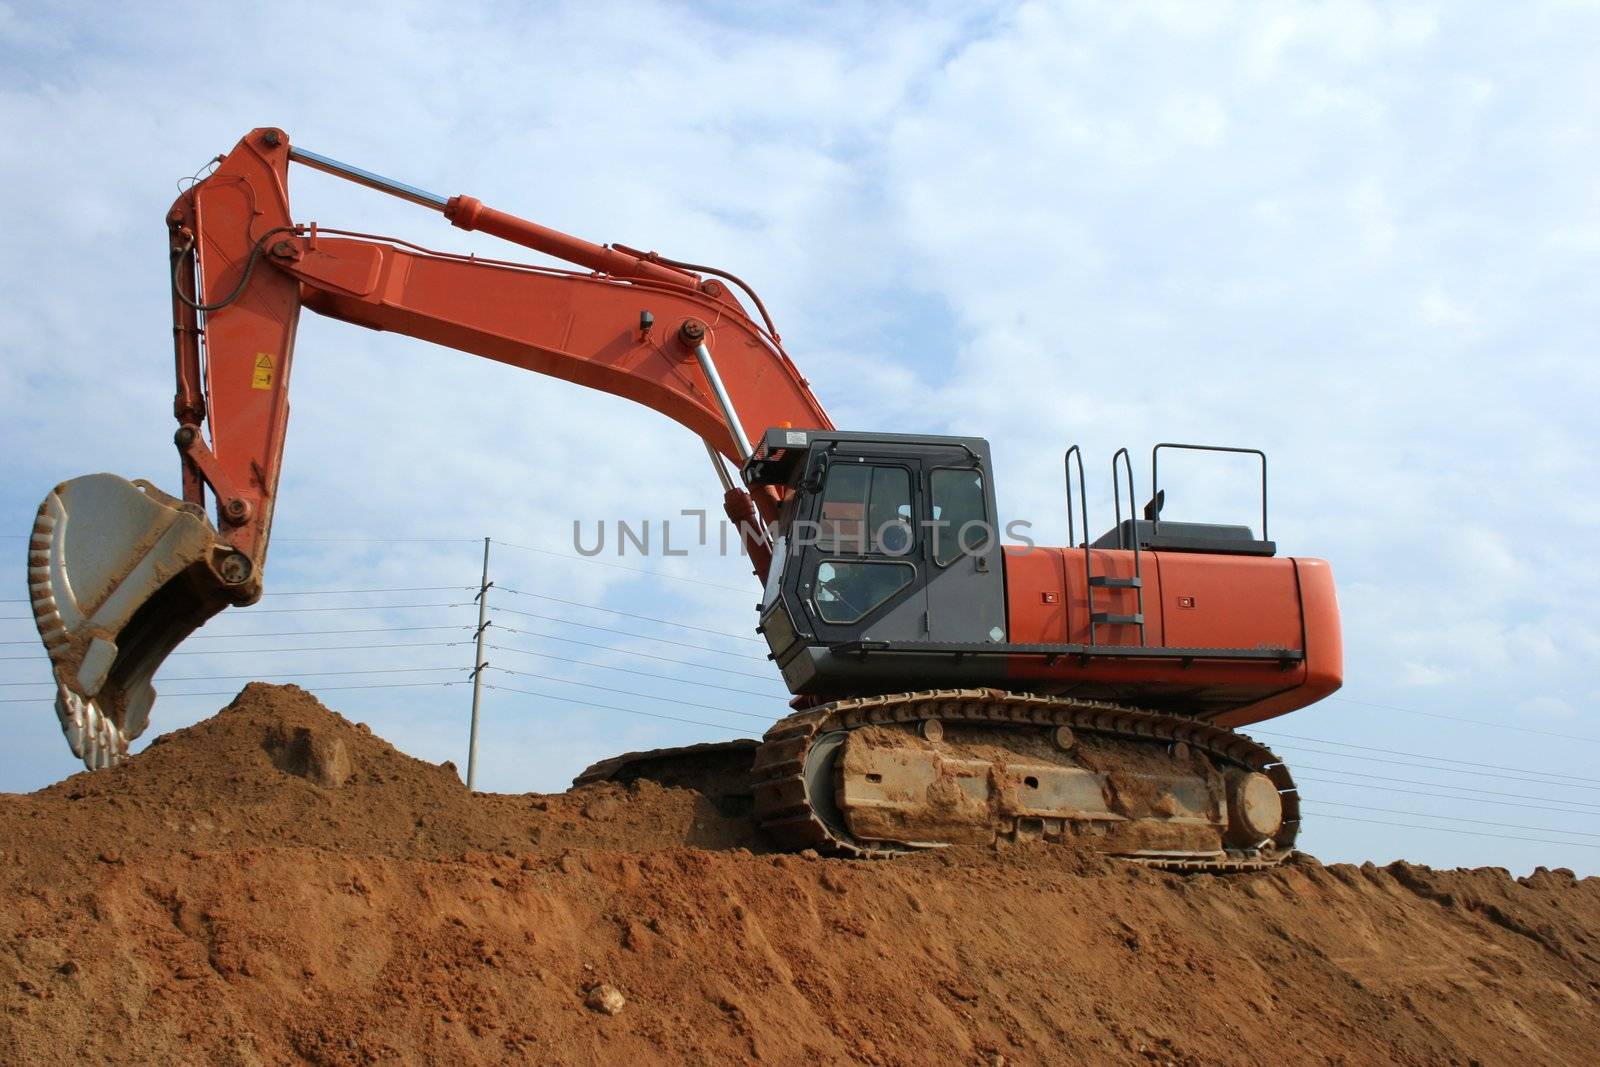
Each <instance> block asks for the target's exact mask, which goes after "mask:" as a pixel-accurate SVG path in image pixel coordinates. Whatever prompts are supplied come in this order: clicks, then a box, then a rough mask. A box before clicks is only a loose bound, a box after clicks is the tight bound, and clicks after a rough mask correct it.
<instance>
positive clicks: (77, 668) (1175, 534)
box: [28, 128, 1343, 871]
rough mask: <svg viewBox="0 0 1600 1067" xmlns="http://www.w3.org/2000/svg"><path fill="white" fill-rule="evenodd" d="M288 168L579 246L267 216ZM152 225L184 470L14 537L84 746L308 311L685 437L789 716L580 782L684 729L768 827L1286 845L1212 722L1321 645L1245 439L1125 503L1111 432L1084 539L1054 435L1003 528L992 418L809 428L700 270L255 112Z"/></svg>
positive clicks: (648, 764) (1224, 722)
mask: <svg viewBox="0 0 1600 1067" xmlns="http://www.w3.org/2000/svg"><path fill="white" fill-rule="evenodd" d="M291 163H297V164H300V165H304V166H309V167H312V168H314V169H317V170H319V171H323V172H326V173H329V174H333V175H336V176H339V177H341V178H345V179H348V180H350V181H353V182H356V183H358V184H361V185H364V186H367V187H369V188H372V189H374V190H377V191H379V192H383V193H386V194H389V195H392V196H396V197H399V198H401V199H403V200H406V201H409V202H411V203H413V204H415V205H417V206H419V207H422V208H427V209H431V210H433V211H437V212H439V213H441V214H443V215H444V217H445V218H446V219H448V220H449V221H450V222H451V223H453V224H454V225H456V226H458V227H461V228H462V229H466V230H480V231H483V232H484V233H488V234H492V235H494V236H495V237H498V238H502V239H504V240H505V241H507V242H510V243H512V244H516V245H521V246H523V247H525V248H530V249H534V250H536V251H538V252H541V253H544V254H546V255H548V256H552V257H555V258H556V259H558V260H561V261H564V262H566V263H568V264H572V265H573V266H575V267H577V268H581V269H578V270H570V269H554V268H551V267H545V266H536V265H530V264H526V263H519V262H511V261H505V260H496V259H486V258H483V257H481V256H468V255H455V254H451V253H446V252H435V251H430V250H428V249H426V248H423V247H421V246H419V245H416V244H413V243H411V242H409V241H403V240H399V239H395V238H384V237H377V236H373V235H370V234H362V233H354V232H350V231H345V230H335V229H329V228H326V227H321V226H318V225H316V224H315V223H309V224H307V223H296V222H295V221H293V219H292V217H291V215H290V210H289V194H288V174H289V169H290V164H291ZM167 227H168V231H169V234H170V240H171V281H172V286H171V288H172V312H173V336H174V342H175V351H176V375H177V392H176V398H175V401H174V407H173V414H174V415H175V417H176V419H177V423H178V427H177V432H176V434H175V437H174V440H175V442H176V445H177V450H178V454H179V456H180V460H181V468H182V495H181V496H178V497H174V496H170V495H168V494H166V493H164V492H162V491H161V490H159V489H157V488H156V487H155V486H153V485H151V484H150V483H148V482H144V481H137V482H128V481H125V480H124V479H122V478H120V477H117V476H115V475H111V474H92V475H88V476H85V477H81V478H75V479H73V480H71V481H68V482H64V483H62V484H61V485H59V486H57V487H56V488H55V490H53V491H52V492H51V493H50V494H49V495H48V496H47V497H46V498H45V501H44V503H43V505H42V506H41V507H40V509H39V514H38V519H37V522H36V524H35V527H34V531H33V535H32V538H31V540H30V542H29V556H28V565H29V582H30V591H31V596H32V603H33V607H34V613H35V617H36V619H37V622H38V627H39V634H40V637H41V638H42V639H43V641H44V644H45V647H46V649H47V651H48V653H49V656H50V659H51V663H52V668H53V672H54V676H55V679H56V682H57V685H58V696H57V703H56V707H57V712H58V714H59V716H60V719H61V725H62V729H63V731H64V732H65V734H66V736H67V739H68V742H69V743H70V744H71V746H72V749H73V751H74V753H76V754H77V755H78V756H80V757H81V758H82V759H83V760H84V762H85V763H86V765H88V766H89V767H90V768H99V767H105V766H108V765H110V764H113V763H116V762H117V761H118V760H120V759H122V758H123V757H124V756H125V754H126V753H127V750H128V743H129V741H130V740H132V739H133V738H136V737H138V736H139V735H140V733H141V732H143V730H144V729H145V727H146V725H147V724H148V722H149V717H150V712H151V709H152V706H153V704H154V702H155V696H156V694H155V689H154V687H153V685H152V678H153V676H154V675H155V673H156V671H157V669H158V668H159V667H160V666H161V663H162V662H163V660H164V659H165V658H166V656H167V655H168V654H169V653H170V652H171V651H172V650H173V648H174V647H176V646H177V644H178V643H179V642H181V641H182V640H183V639H184V638H185V637H186V636H187V635H188V634H189V633H190V632H192V631H193V630H194V629H195V628H196V627H198V626H200V625H202V624H203V623H204V622H205V621H206V620H208V619H209V618H211V617H212V616H213V615H215V614H216V613H218V612H219V611H221V610H222V609H223V608H225V607H228V606H230V605H235V606H242V605H248V604H251V603H254V602H255V601H256V600H257V599H258V598H259V597H260V595H261V592H262V580H263V573H264V569H265V565H266V559H267V544H268V537H269V534H270V531H271V527H272V512H273V504H274V501H275V497H276V493H277V487H278V475H279V467H280V462H281V459H282V456H283V443H284V434H285V431H286V430H287V427H288V421H289V382H290V372H291V369H292V365H293V360H294V340H295V330H296V324H297V322H298V319H299V315H300V310H301V308H303V307H304V308H310V309H311V310H312V311H315V312H318V313H319V314H322V315H327V316H329V317H332V318H335V319H341V320H343V321H345V322H350V323H354V324H357V325H360V326H366V327H370V328H372V329H377V330H389V331H393V332H396V333H403V334H407V335H409V336H412V337H418V338H422V339H424V340H427V341H432V342H434V343H436V344H439V345H443V346H445V347H448V348H454V349H459V350H461V351H463V352H468V353H471V354H473V355H478V356H485V357H488V358H489V359H493V360H498V361H499V362H502V363H508V364H510V365H512V366H514V367H520V368H523V369H525V370H530V371H537V372H539V373H541V374H547V375H551V376H553V377H557V378H563V379H566V380H567V381H570V382H574V383H577V384H578V385H584V386H588V387H590V388H592V389H599V390H604V391H606V392H609V393H615V394H617V395H620V396H624V397H627V398H629V399H631V400H634V401H637V402H638V403H641V404H644V405H646V406H647V407H650V408H653V409H655V410H656V411H658V412H660V413H661V414H663V415H665V416H667V417H668V418H670V419H673V420H674V421H676V422H678V423H680V424H682V425H684V426H686V427H688V428H689V429H690V430H691V431H693V432H694V433H695V434H696V435H697V436H699V437H700V438H701V439H702V440H703V441H704V442H705V444H706V447H707V450H708V452H709V454H710V458H711V462H712V464H713V465H714V467H715V469H716V472H717V476H718V478H719V480H720V483H721V486H722V489H723V497H724V508H725V511H726V513H727V515H728V517H729V519H730V520H732V522H733V523H734V524H735V525H736V527H737V528H738V529H739V531H740V535H741V538H742V540H743V545H744V548H745V551H746V553H747V554H748V556H749V558H750V560H751V562H752V564H753V566H754V570H755V573H756V575H757V577H758V578H759V579H760V581H761V583H762V594H761V601H760V606H759V625H758V626H757V630H758V632H759V633H760V634H762V635H763V637H764V638H765V640H766V642H767V644H768V646H769V647H770V650H771V659H772V660H773V661H774V663H775V664H776V665H777V667H778V669H779V670H780V671H781V673H782V676H783V679H784V682H785V683H786V684H787V686H788V688H789V690H790V691H791V692H792V693H793V694H794V699H793V701H792V705H791V706H792V708H793V713H792V714H791V715H789V716H787V717H786V718H784V719H781V720H780V721H778V722H777V723H775V724H774V725H773V726H772V727H771V729H770V730H768V731H767V733H766V735H765V737H764V738H763V739H762V740H760V741H754V740H747V741H741V742H733V743H731V744H726V745H721V746H693V747H692V748H690V749H680V750H665V751H662V752H656V753H637V754H631V755H628V756H622V757H618V758H617V759H614V760H608V761H605V762H604V763H601V764H597V765H596V766H595V767H593V768H591V769H590V770H589V771H588V772H585V774H584V775H582V776H580V779H579V780H580V781H592V780H596V779H599V778H614V779H621V780H626V779H628V778H633V777H639V776H641V775H660V776H663V777H669V776H670V775H664V774H663V769H664V768H670V766H671V765H672V764H673V762H674V761H675V760H677V761H680V762H681V761H683V760H692V759H694V758H698V757H699V756H700V755H703V754H704V753H703V750H705V749H707V748H714V749H715V750H716V752H717V754H718V757H719V758H722V759H724V760H727V759H732V760H735V761H736V762H737V763H738V764H739V765H740V767H741V768H744V769H746V770H747V777H748V791H747V794H746V795H747V796H748V798H749V804H750V806H751V809H752V810H753V812H754V814H755V816H756V818H757V820H758V822H759V823H760V825H761V826H762V827H763V828H764V830H765V832H766V833H767V834H768V835H769V836H770V838H771V840H772V841H773V842H774V844H775V845H777V846H780V847H785V848H792V849H803V848H814V849H817V850H818V851H821V852H826V853H830V854H836V855H845V856H860V857H881V856H892V855H896V854H900V853H905V852H909V851H916V850H919V849H926V848H934V847H939V846H943V845H949V844H953V843H973V842H991V841H994V840H995V839H997V838H1012V839H1033V838H1042V839H1046V840H1068V841H1075V842H1080V843H1084V844H1087V845H1088V846H1090V847H1092V848H1095V849H1097V850H1099V851H1102V852H1105V853H1108V854H1111V855H1115V856H1121V857H1125V858H1128V859H1132V860H1137V861H1140V862H1144V863H1147V864H1153V865H1157V866H1163V867H1169V868H1179V869H1203V870H1216V871H1228V870H1240V869H1251V868H1256V867H1262V866H1270V865H1272V864H1275V863H1279V862H1282V860H1283V859H1284V858H1286V857H1287V856H1288V855H1290V854H1291V853H1292V851H1293V846H1294V841H1295V836H1296V834H1297V832H1298V829H1299V826H1300V817H1299V805H1298V800H1297V794H1296V792H1295V787H1294V782H1293V780H1292V778H1291V777H1290V774H1289V771H1288V769H1287V768H1286V767H1285V766H1284V765H1283V763H1282V762H1281V761H1280V760H1278V759H1277V758H1276V757H1275V756H1274V755H1273V754H1272V753H1271V752H1270V751H1268V750H1267V749H1266V748H1264V747H1262V746H1261V745H1259V744H1257V743H1255V742H1254V741H1252V740H1250V739H1249V738H1248V737H1246V736H1244V735H1243V734H1240V733H1238V732H1236V730H1235V728H1236V727H1239V726H1244V725H1247V724H1250V723H1255V722H1259V721H1261V720H1264V719H1268V718H1272V717H1274V716H1278V715H1283V714H1285V713H1287V712H1290V711H1293V710H1295V709H1297V708H1302V707H1305V706H1306V705H1308V704H1310V703H1312V702H1314V701H1316V700H1319V699H1321V698H1322V697H1324V696H1327V695H1328V694H1329V693H1331V692H1333V691H1334V690H1336V689H1337V688H1338V687H1339V684H1340V681H1341V676H1342V670H1343V663H1342V647H1341V635H1340V628H1339V615H1338V605H1337V601H1336V599H1335V595H1334V586H1333V579H1332V575H1331V572H1330V570H1329V568H1328V565H1327V564H1326V563H1324V562H1323V561H1321V560H1316V559H1305V558H1286V557H1281V556H1279V555H1278V554H1277V550H1276V546H1275V545H1274V544H1273V542H1271V541H1269V540H1267V514H1266V457H1265V455H1264V454H1262V453H1260V452H1257V451H1254V450H1246V449H1210V448H1204V447H1203V446H1196V445H1177V444H1161V445H1157V446H1156V447H1155V448H1154V449H1153V451H1152V455H1151V487H1150V488H1151V494H1152V495H1151V498H1150V502H1149V503H1148V504H1146V505H1144V506H1143V508H1142V511H1141V512H1140V513H1139V514H1137V515H1136V514H1135V513H1134V499H1135V498H1134V473H1133V464H1132V461H1131V458H1130V456H1129V454H1128V452H1127V450H1126V449H1123V450H1121V451H1120V452H1118V453H1117V455H1116V456H1115V457H1114V458H1113V461H1112V475H1113V482H1114V486H1115V494H1114V495H1115V500H1116V516H1115V521H1114V523H1113V525H1112V527H1111V529H1110V530H1109V531H1107V532H1106V533H1104V534H1103V535H1101V536H1098V537H1097V538H1095V539H1093V540H1091V539H1090V536H1089V534H1090V531H1089V523H1088V517H1087V498H1086V490H1085V484H1084V477H1083V457H1082V453H1081V452H1080V451H1079V450H1078V449H1077V448H1076V447H1074V448H1072V449H1069V450H1068V451H1067V452H1066V454H1065V457H1064V480H1065V492H1066V505H1067V513H1068V528H1069V541H1073V542H1075V544H1073V545H1071V546H1069V547H1062V548H1045V547H1039V546H1034V545H1002V544H1001V543H1000V537H999V532H998V531H997V529H996V523H997V517H996V509H995V494H994V478H993V474H992V471H991V465H990V455H989V446H988V443H987V442H986V441H984V440H982V439H980V438H974V437H953V436H935V435H925V434H902V433H862V432H848V431H842V430H837V429H835V428H834V426H833V424H832V422H830V421H829V419H828V416H827V414H826V413H825V412H824V411H823V409H822V406H821V405H820V404H819V403H818V402H817V399H816V398H815V397H814V396H813V395H812V393H811V390H810V388H809V387H808V385H807V382H806V380H805V379H804V378H803V377H801V375H800V372H799V371H798V370H797V369H796V367H795V365H794V364H793V363H792V362H791V361H790V359H789V357H788V355H787V354H786V353H785V352H784V350H783V347H782V345H781V344H780V342H779V337H778V332H777V330H776V329H775V328H774V327H773V324H772V321H771V319H770V318H769V317H768V315H767V311H766V309H765V307H764V306H763V305H762V303H761V301H760V299H759V298H758V297H757V296H756V295H755V293H754V292H753V291H752V290H751V289H750V288H749V286H747V285H745V284H744V283H743V282H742V281H740V280H739V279H738V278H736V277H734V276H733V275H731V274H727V273H725V272H722V271H717V270H713V269H712V268H708V267H703V266H697V265H694V264H690V263H683V262H679V261H676V260H672V259H668V258H666V257H664V256H660V255H657V254H655V253H653V252H642V251H639V250H636V249H633V248H629V247H626V246H623V245H597V244H592V243H590V242H587V241H583V240H579V239H577V238H574V237H570V236H568V235H566V234H562V233H558V232H556V231H554V230H551V229H548V228H546V227H544V226H540V225H538V224H535V223H532V222H528V221H525V220H523V219H520V218H517V217H514V216H512V215H509V214H505V213H503V212H500V211H496V210H494V209H493V208H490V207H487V206H485V205H483V204H482V203H480V202H479V201H478V200H476V199H474V198H472V197H469V196H456V197H450V198H446V197H442V196H437V195H435V194H433V193H429V192H425V191H423V190H420V189H416V188H412V187H410V186H406V185H402V184H400V183H398V182H395V181H391V180H389V179H387V178H383V177H380V176H378V175H376V174H372V173H370V172H367V171H364V170H361V169H359V168H356V167H352V166H349V165H347V164H344V163H340V162H338V161H336V160H333V159H330V158H328V157H325V156H322V155H319V154H317V153H315V152H310V151H307V150H305V149H302V148H299V147H296V146H293V145H291V144H290V142H289V138H288V136H287V135H286V134H285V133H284V132H283V131H282V130H278V129H270V128H268V129H258V130H254V131H252V132H251V133H250V134H249V135H247V136H246V137H245V138H244V139H243V140H241V141H240V142H239V143H238V145H237V146H236V147H235V148H234V149H233V150H232V151H231V152H229V153H228V154H227V155H226V156H221V157H218V160H217V161H216V166H215V169H214V170H213V171H212V172H211V173H210V174H209V175H207V176H206V177H205V178H204V179H202V180H200V181H198V182H196V183H195V184H193V185H192V186H191V187H190V188H188V189H187V190H186V191H185V192H183V194H182V195H181V196H180V197H179V198H178V200H177V201H176V202H175V203H174V204H173V207H172V210H171V211H170V212H169V213H168V215H167ZM739 294H742V296H743V299H741V298H740V295H739ZM1174 449H1190V450H1192V449H1201V450H1203V451H1221V452H1227V453H1234V454H1243V455H1245V456H1247V457H1248V458H1249V460H1250V461H1252V462H1258V463H1259V467H1260V472H1261V504H1262V510H1261V515H1260V522H1261V527H1260V532H1259V536H1258V535H1257V533H1256V532H1255V531H1254V530H1252V529H1251V528H1249V527H1248V526H1245V525H1237V526H1235V525H1213V524H1200V523H1185V522H1176V521H1171V520H1166V519H1162V517H1161V506H1162V501H1163V499H1164V495H1165V494H1164V490H1163V489H1162V488H1161V487H1160V482H1159V478H1160V468H1159V463H1160V459H1161V457H1162V456H1163V455H1164V454H1165V455H1168V456H1169V457H1170V455H1171V452H1172V450H1174ZM730 467H731V469H730ZM1169 469H1170V467H1169ZM1124 490H1125V491H1126V501H1127V507H1128V514H1127V515H1126V516H1124V515H1123V514H1122V503H1123V499H1124V496H1123V493H1124ZM208 493H209V494H210V498H211V501H212V503H213V506H214V513H215V520H214V522H213V521H212V520H209V519H208V517H207V512H206V499H207V494H208ZM1080 531H1081V534H1080Z"/></svg>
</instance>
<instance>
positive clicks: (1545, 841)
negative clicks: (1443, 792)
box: [1317, 812, 1600, 848]
mask: <svg viewBox="0 0 1600 1067" xmlns="http://www.w3.org/2000/svg"><path fill="white" fill-rule="evenodd" d="M1317 818H1319V819H1339V820H1340V821H1342V822H1364V823H1368V824H1370V825H1373V826H1396V827H1400V828H1402V829H1406V830H1427V831H1430V832H1433V833H1440V834H1463V835H1465V836H1467V837H1494V838H1499V839H1500V840H1501V841H1521V842H1523V843H1525V844H1530V845H1567V846H1569V847H1571V848H1600V845H1591V844H1589V843H1588V842H1586V841H1556V840H1552V839H1550V838H1546V837H1523V836H1521V835H1520V834H1492V833H1488V832H1486V831H1483V830H1457V829H1454V828H1453V827H1449V826H1422V825H1419V824H1417V823H1411V822H1386V821H1384V820H1382V819H1363V818H1361V817H1360V816H1358V815H1333V814H1331V813H1329V812H1323V813H1322V814H1320V815H1318V816H1317Z"/></svg>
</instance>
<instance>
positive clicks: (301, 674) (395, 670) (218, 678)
mask: <svg viewBox="0 0 1600 1067" xmlns="http://www.w3.org/2000/svg"><path fill="white" fill-rule="evenodd" d="M466 669H467V668H465V667H383V668H377V669H373V670H364V671H290V672H287V673H283V674H200V675H185V676H184V677H182V678H162V679H160V682H161V684H162V685H166V684H167V683H169V682H232V681H254V682H264V681H267V680H268V679H272V678H330V677H333V676H335V675H347V674H417V673H420V672H423V671H464V670H466ZM55 684H56V683H55V680H54V679H51V680H50V681H47V682H0V686H8V687H10V686H19V685H48V686H54V685H55ZM168 695H170V696H182V695H183V694H182V693H171V694H168Z"/></svg>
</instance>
